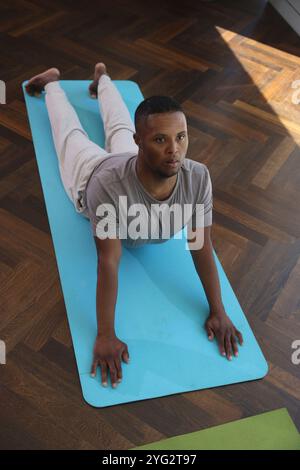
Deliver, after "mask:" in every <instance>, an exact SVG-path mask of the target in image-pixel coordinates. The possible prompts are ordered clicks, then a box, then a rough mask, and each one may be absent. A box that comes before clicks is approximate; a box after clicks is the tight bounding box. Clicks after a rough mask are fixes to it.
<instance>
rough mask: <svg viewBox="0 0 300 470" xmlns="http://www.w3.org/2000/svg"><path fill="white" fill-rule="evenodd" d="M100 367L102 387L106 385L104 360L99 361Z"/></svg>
mask: <svg viewBox="0 0 300 470" xmlns="http://www.w3.org/2000/svg"><path fill="white" fill-rule="evenodd" d="M100 367H101V382H102V385H103V387H107V364H106V362H105V361H101V362H100Z"/></svg>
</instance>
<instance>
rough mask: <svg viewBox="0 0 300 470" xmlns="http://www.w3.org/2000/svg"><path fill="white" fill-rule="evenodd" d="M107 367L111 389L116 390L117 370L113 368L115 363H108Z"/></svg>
mask: <svg viewBox="0 0 300 470" xmlns="http://www.w3.org/2000/svg"><path fill="white" fill-rule="evenodd" d="M108 367H109V373H110V380H111V385H112V387H113V388H116V386H117V369H116V367H115V363H114V362H112V361H111V362H109V363H108Z"/></svg>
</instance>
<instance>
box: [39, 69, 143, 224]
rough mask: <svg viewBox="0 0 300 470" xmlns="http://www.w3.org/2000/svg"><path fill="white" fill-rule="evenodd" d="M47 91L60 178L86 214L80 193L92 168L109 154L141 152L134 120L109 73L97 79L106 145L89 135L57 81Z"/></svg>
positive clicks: (50, 84) (74, 201)
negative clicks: (134, 137) (136, 141)
mask: <svg viewBox="0 0 300 470" xmlns="http://www.w3.org/2000/svg"><path fill="white" fill-rule="evenodd" d="M45 91H46V96H45V101H46V106H47V110H48V115H49V119H50V123H51V129H52V136H53V141H54V146H55V149H56V153H57V157H58V163H59V171H60V175H61V179H62V182H63V185H64V188H65V190H66V192H67V194H68V196H69V198H70V199H71V201H72V202H73V204H74V206H75V209H76V211H77V212H79V213H82V215H85V216H86V217H87V214H86V211H85V208H83V207H82V205H81V195H82V192H83V191H84V189H85V186H86V183H87V180H88V178H89V176H90V174H91V172H92V171H93V169H94V168H95V166H96V165H97V164H98V163H99V162H100V161H101V160H102V159H103V158H105V157H106V156H107V155H109V154H114V153H123V152H124V153H125V152H133V153H136V154H137V153H138V146H137V145H136V143H135V142H134V139H133V134H134V132H135V128H134V124H133V122H132V119H131V116H130V114H129V111H128V109H127V106H126V104H125V103H124V101H123V98H122V96H121V95H120V93H119V91H118V90H117V88H116V87H115V85H114V84H113V82H112V80H111V79H110V77H109V76H108V75H106V74H104V75H101V77H100V79H99V83H98V103H99V110H100V114H101V116H102V120H103V125H104V131H105V148H102V147H100V146H99V145H97V144H95V143H94V142H92V141H91V140H90V139H89V137H88V134H87V133H86V131H85V130H84V129H83V128H82V126H81V124H80V121H79V119H78V116H77V114H76V111H75V109H74V108H73V106H72V105H71V103H70V102H69V100H68V98H67V96H66V93H65V92H64V90H63V89H62V88H61V86H60V84H59V82H58V81H56V82H50V83H48V84H47V85H46V86H45ZM91 99H92V98H91Z"/></svg>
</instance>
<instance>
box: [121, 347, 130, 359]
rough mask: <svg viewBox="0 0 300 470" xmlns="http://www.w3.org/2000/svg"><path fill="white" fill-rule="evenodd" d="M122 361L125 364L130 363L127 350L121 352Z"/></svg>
mask: <svg viewBox="0 0 300 470" xmlns="http://www.w3.org/2000/svg"><path fill="white" fill-rule="evenodd" d="M122 359H123V361H124V362H127V363H128V362H129V361H130V358H129V352H128V349H127V348H125V350H124V351H123V352H122Z"/></svg>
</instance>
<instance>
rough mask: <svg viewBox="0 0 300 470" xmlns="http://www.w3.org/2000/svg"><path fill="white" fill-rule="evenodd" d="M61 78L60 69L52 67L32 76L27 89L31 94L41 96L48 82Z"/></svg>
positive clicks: (26, 86)
mask: <svg viewBox="0 0 300 470" xmlns="http://www.w3.org/2000/svg"><path fill="white" fill-rule="evenodd" d="M59 78H60V71H59V70H58V69H56V68H55V67H52V68H51V69H48V70H46V71H45V72H43V73H40V74H39V75H35V76H34V77H32V78H31V79H30V80H29V81H28V83H27V84H26V85H25V89H26V91H27V93H28V94H29V95H30V96H39V95H40V94H41V93H42V91H43V90H44V87H45V85H47V83H50V82H55V81H57V80H59Z"/></svg>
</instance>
